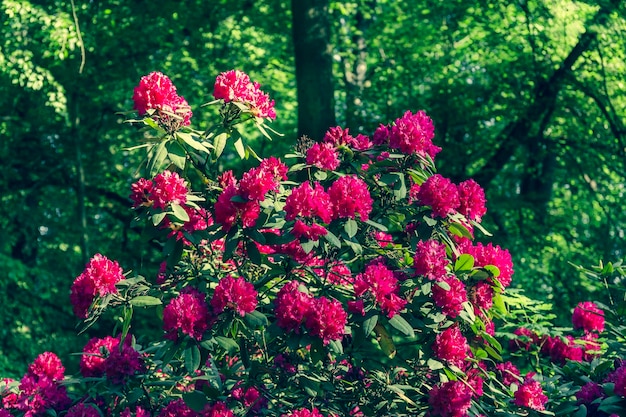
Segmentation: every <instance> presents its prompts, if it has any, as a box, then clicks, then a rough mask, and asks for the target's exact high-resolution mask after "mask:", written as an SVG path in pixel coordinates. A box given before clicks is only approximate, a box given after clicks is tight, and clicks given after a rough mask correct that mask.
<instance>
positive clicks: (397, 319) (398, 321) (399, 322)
mask: <svg viewBox="0 0 626 417" xmlns="http://www.w3.org/2000/svg"><path fill="white" fill-rule="evenodd" d="M389 324H391V326H392V327H393V328H394V329H396V330H399V331H401V332H402V333H404V334H405V335H406V336H409V337H415V332H414V331H413V326H411V325H410V324H409V322H408V321H406V320H405V319H404V317H402V316H401V315H400V314H396V315H395V316H393V317H392V318H390V319H389Z"/></svg>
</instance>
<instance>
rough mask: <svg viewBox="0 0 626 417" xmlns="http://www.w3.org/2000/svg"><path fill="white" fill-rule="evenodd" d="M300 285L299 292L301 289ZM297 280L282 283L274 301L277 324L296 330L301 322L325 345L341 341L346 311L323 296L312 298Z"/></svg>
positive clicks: (346, 317) (286, 328) (289, 329)
mask: <svg viewBox="0 0 626 417" xmlns="http://www.w3.org/2000/svg"><path fill="white" fill-rule="evenodd" d="M301 287H302V291H301V290H300V288H301ZM305 291H306V288H305V287H304V285H303V284H301V283H300V282H298V281H290V282H288V283H287V284H285V285H284V286H283V287H282V288H281V289H280V291H279V292H278V294H277V295H276V299H275V300H274V314H275V316H276V323H277V324H278V326H279V327H281V328H283V329H285V330H287V331H291V330H294V331H296V332H299V330H300V325H301V324H304V326H305V327H306V328H307V329H308V330H309V332H310V333H311V334H312V335H313V336H317V337H319V338H321V339H322V340H323V342H324V344H328V343H329V342H330V341H331V340H340V339H341V338H342V337H343V335H344V334H345V327H346V322H347V319H348V314H347V313H346V312H345V310H344V309H343V307H342V305H341V303H340V302H339V301H337V300H329V299H328V298H326V297H323V296H322V297H318V298H315V297H313V296H312V295H311V294H309V293H308V292H305Z"/></svg>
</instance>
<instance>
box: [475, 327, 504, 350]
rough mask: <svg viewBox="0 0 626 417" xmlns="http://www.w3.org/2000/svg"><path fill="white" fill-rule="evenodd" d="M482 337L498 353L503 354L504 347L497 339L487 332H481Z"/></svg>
mask: <svg viewBox="0 0 626 417" xmlns="http://www.w3.org/2000/svg"><path fill="white" fill-rule="evenodd" d="M480 336H481V337H482V338H484V339H485V340H486V341H487V343H489V345H490V346H492V347H493V348H494V349H495V350H496V351H497V352H498V353H502V345H501V344H500V342H498V341H497V340H496V338H495V337H493V336H492V335H490V334H489V333H487V332H481V333H480Z"/></svg>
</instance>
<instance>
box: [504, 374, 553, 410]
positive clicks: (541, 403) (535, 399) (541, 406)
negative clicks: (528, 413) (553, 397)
mask: <svg viewBox="0 0 626 417" xmlns="http://www.w3.org/2000/svg"><path fill="white" fill-rule="evenodd" d="M533 376H534V374H533V373H532V372H531V373H529V374H527V375H526V377H525V378H524V382H522V384H521V385H520V386H519V388H518V389H517V391H515V393H514V394H513V395H514V399H513V404H515V405H518V406H520V407H526V408H530V409H533V410H537V411H542V410H545V409H546V407H545V405H546V403H547V402H548V397H547V396H546V395H545V394H544V393H543V389H542V388H541V383H539V381H537V380H535V379H533Z"/></svg>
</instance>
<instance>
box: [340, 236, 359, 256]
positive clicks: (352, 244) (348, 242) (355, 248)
mask: <svg viewBox="0 0 626 417" xmlns="http://www.w3.org/2000/svg"><path fill="white" fill-rule="evenodd" d="M344 242H346V245H348V246H350V249H352V251H353V252H354V254H355V255H360V254H361V253H363V246H361V244H360V243H357V242H353V241H351V240H344Z"/></svg>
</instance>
